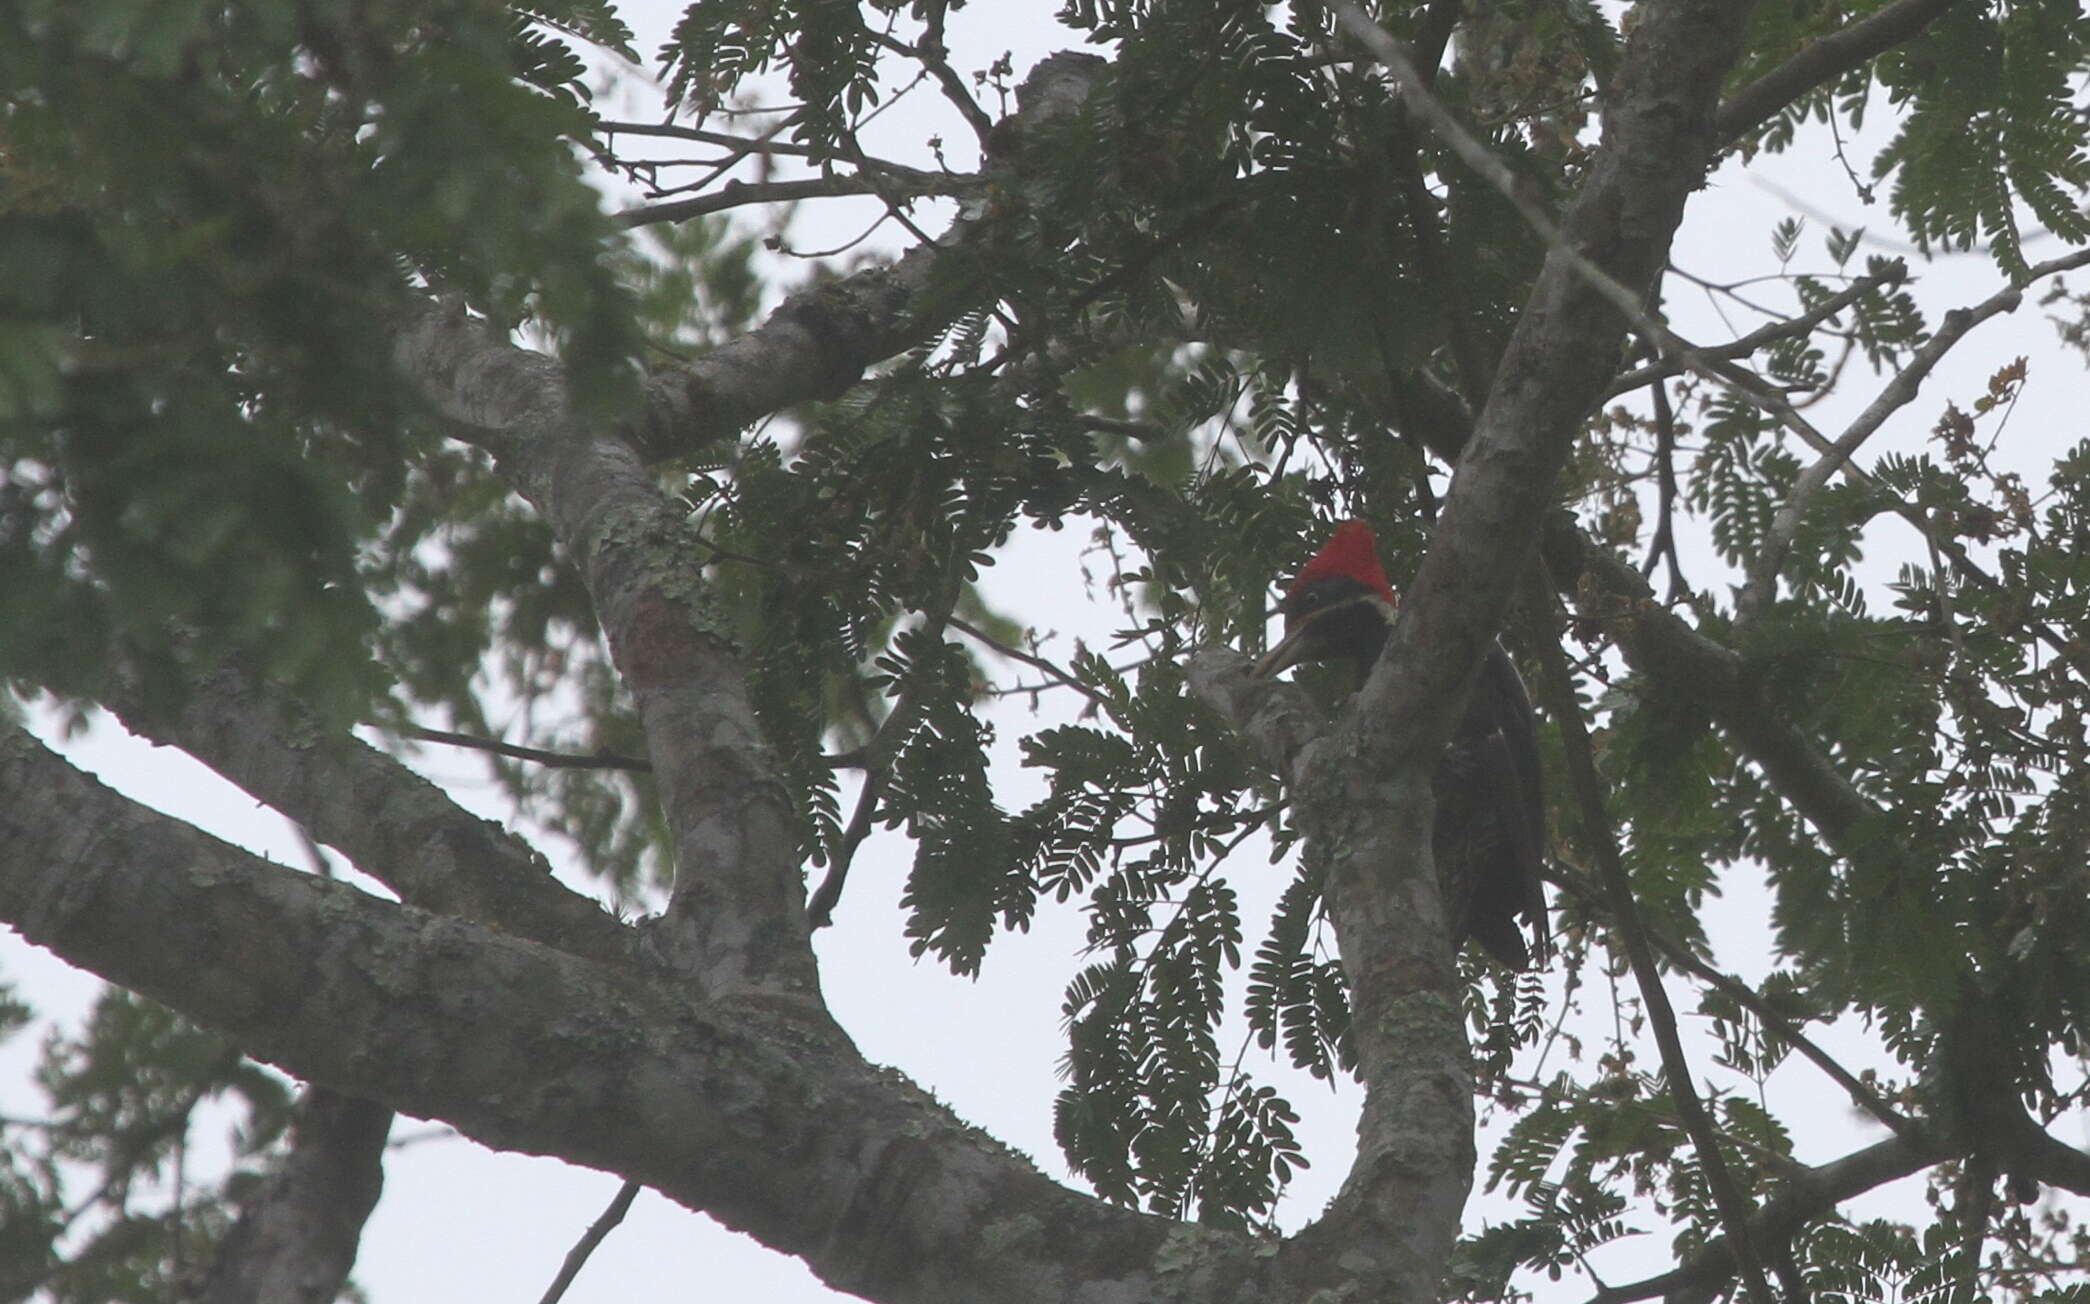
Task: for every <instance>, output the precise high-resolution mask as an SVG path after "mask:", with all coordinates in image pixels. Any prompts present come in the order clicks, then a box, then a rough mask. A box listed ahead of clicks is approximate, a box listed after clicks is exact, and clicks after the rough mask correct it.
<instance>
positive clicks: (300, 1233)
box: [185, 1086, 392, 1304]
mask: <svg viewBox="0 0 2090 1304" xmlns="http://www.w3.org/2000/svg"><path fill="white" fill-rule="evenodd" d="M391 1130H392V1111H391V1110H389V1109H386V1108H385V1107H384V1106H383V1105H377V1104H372V1103H371V1102H370V1101H367V1100H357V1099H354V1098H353V1097H350V1096H344V1095H341V1094H339V1093H337V1092H333V1091H329V1090H327V1089H326V1088H325V1087H319V1086H313V1087H307V1088H305V1092H304V1096H303V1098H302V1099H301V1100H300V1101H299V1103H298V1117H297V1121H296V1122H295V1123H294V1124H293V1125H292V1132H291V1138H292V1139H291V1149H290V1153H289V1154H288V1155H287V1156H285V1158H284V1161H283V1164H282V1166H281V1167H279V1168H278V1169H277V1170H276V1172H275V1173H274V1175H272V1176H271V1177H270V1178H269V1179H268V1180H267V1181H266V1182H264V1183H263V1184H262V1186H261V1189H260V1190H259V1191H257V1192H255V1193H254V1194H253V1195H252V1196H250V1197H248V1198H247V1199H246V1200H245V1201H244V1202H243V1205H244V1207H243V1208H242V1209H241V1211H240V1216H239V1221H238V1222H237V1223H235V1224H233V1228H232V1230H231V1231H230V1232H228V1233H226V1235H225V1239H224V1240H222V1241H220V1242H219V1243H218V1252H217V1255H216V1257H215V1259H214V1260H213V1261H212V1263H211V1267H210V1275H209V1276H208V1277H207V1278H206V1279H205V1280H204V1283H203V1287H202V1289H201V1290H200V1291H198V1292H197V1293H196V1295H194V1296H193V1297H185V1298H189V1299H190V1304H333V1302H334V1300H335V1299H336V1298H338V1297H339V1295H340V1293H341V1288H342V1287H343V1285H345V1284H346V1283H347V1281H348V1273H349V1269H350V1268H352V1267H353V1266H354V1265H355V1261H356V1246H357V1244H358V1243H359V1242H360V1241H361V1240H362V1237H363V1224H364V1223H365V1222H367V1221H368V1220H369V1218H370V1211H371V1210H372V1209H374V1208H376V1207H377V1197H378V1193H379V1192H380V1191H382V1190H383V1189H384V1181H385V1174H384V1165H383V1159H384V1151H385V1137H386V1136H387V1135H388V1134H389V1133H390V1132H391Z"/></svg>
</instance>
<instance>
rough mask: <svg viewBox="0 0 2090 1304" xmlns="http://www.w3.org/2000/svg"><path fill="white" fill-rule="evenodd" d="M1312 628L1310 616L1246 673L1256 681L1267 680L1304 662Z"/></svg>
mask: <svg viewBox="0 0 2090 1304" xmlns="http://www.w3.org/2000/svg"><path fill="white" fill-rule="evenodd" d="M1313 627H1314V621H1313V617H1312V616H1308V617H1307V618H1306V619H1305V620H1302V621H1300V622H1299V623H1298V624H1297V625H1294V626H1293V627H1292V629H1291V631H1290V632H1289V633H1287V634H1286V635H1285V636H1284V638H1283V639H1281V640H1279V642H1278V644H1277V646H1276V647H1274V648H1271V649H1270V650H1269V651H1268V652H1266V653H1264V654H1263V659H1262V660H1261V661H1258V662H1256V663H1255V669H1253V670H1251V671H1249V672H1248V673H1249V674H1251V675H1254V676H1255V677H1256V678H1257V679H1268V678H1269V677H1270V676H1272V675H1275V674H1279V673H1281V672H1283V671H1286V670H1290V669H1291V668H1292V667H1293V666H1296V665H1298V664H1299V663H1300V662H1301V661H1304V660H1306V655H1307V652H1308V645H1307V638H1308V635H1309V634H1310V633H1311V632H1312V630H1313Z"/></svg>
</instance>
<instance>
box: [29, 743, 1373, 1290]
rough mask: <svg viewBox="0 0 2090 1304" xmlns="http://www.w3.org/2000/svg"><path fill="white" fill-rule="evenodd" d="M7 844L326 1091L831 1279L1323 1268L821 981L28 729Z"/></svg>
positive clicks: (164, 989)
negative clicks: (630, 948) (372, 882)
mask: <svg viewBox="0 0 2090 1304" xmlns="http://www.w3.org/2000/svg"><path fill="white" fill-rule="evenodd" d="M0 845H5V846H6V847H7V848H8V851H9V854H8V855H7V856H6V857H4V858H0V919H4V920H6V921H8V922H10V923H11V924H13V926H14V927H15V928H16V929H17V930H18V931H20V932H21V933H22V935H23V936H24V937H26V938H28V939H29V940H30V941H32V942H34V943H36V944H37V945H40V946H44V947H47V948H49V949H51V950H52V951H54V952H56V953H57V954H58V955H60V956H61V957H62V958H64V959H66V960H67V961H69V962H71V963H73V964H77V965H80V966H83V967H85V968H88V969H90V970H92V971H94V972H96V973H98V974H100V975H102V976H103V977H105V978H107V979H109V980H110V981H112V982H117V983H120V984H122V985H124V986H125V987H128V988H130V989H132V990H133V991H136V992H139V993H141V994H143V995H145V996H148V997H150V998H152V999H154V1000H158V1001H161V1002H163V1003H165V1004H167V1005H169V1006H171V1007H173V1008H175V1009H177V1010H179V1011H181V1012H182V1013H183V1014H185V1015H187V1016H189V1017H191V1018H193V1019H196V1020H198V1021H200V1022H202V1023H205V1024H208V1025H210V1026H212V1027H214V1028H217V1029H219V1030H220V1031H222V1032H223V1033H224V1034H225V1035H227V1036H228V1037H230V1038H231V1039H233V1040H234V1041H235V1042H237V1043H238V1044H240V1045H241V1046H243V1047H244V1048H246V1050H247V1051H248V1053H250V1054H252V1055H254V1056H255V1057H257V1058H260V1059H262V1060H265V1061H267V1062H269V1063H273V1064H277V1065H279V1066H281V1067H283V1068H284V1069H286V1070H288V1071H290V1072H292V1073H295V1074H298V1075H299V1076H302V1077H306V1078H309V1079H312V1080H314V1081H324V1082H326V1083H328V1084H329V1086H331V1087H332V1088H333V1089H335V1090H337V1091H341V1092H345V1093H348V1094H352V1095H355V1096H358V1097H361V1098H364V1099H369V1100H379V1101H384V1102H386V1103H388V1104H390V1105H391V1106H393V1107H394V1108H396V1109H399V1110H400V1111H402V1112H405V1113H411V1114H414V1115H416V1116H418V1117H423V1118H431V1119H441V1120H443V1121H445V1122H448V1123H451V1124H453V1125H454V1126H456V1127H457V1128H458V1130H459V1131H461V1132H463V1133H464V1134H466V1135H468V1136H471V1137H473V1138H475V1139H476V1140H479V1141H481V1142H483V1143H485V1144H487V1145H491V1146H495V1147H497V1148H501V1149H508V1150H519V1151H524V1152H527V1153H534V1154H548V1155H556V1156H558V1157H560V1158H563V1159H566V1160H568V1161H570V1162H572V1163H576V1164H581V1165H584V1166H587V1167H593V1168H600V1169H604V1170H607V1171H611V1172H615V1173H619V1174H621V1175H623V1176H625V1177H627V1178H629V1179H631V1180H634V1181H638V1182H641V1183H643V1184H645V1185H647V1186H650V1187H653V1188H654V1189H656V1190H659V1191H661V1192H662V1193H663V1194H665V1195H667V1196H668V1197H670V1198H671V1199H674V1200H676V1201H677V1202H679V1203H681V1204H683V1205H685V1206H687V1207H689V1208H691V1209H696V1210H701V1211H703V1212H705V1213H707V1214H709V1215H710V1216H711V1217H713V1218H716V1219H717V1220H718V1221H719V1222H721V1223H723V1224H724V1225H725V1226H727V1227H730V1228H733V1229H734V1230H737V1231H741V1232H744V1233H746V1234H748V1235H751V1236H754V1237H756V1238H757V1239H759V1240H761V1241H762V1242H763V1243H764V1244H766V1245H768V1246H770V1247H771V1248H774V1249H776V1250H778V1251H780V1252H782V1253H786V1254H793V1255H797V1256H799V1257H801V1258H803V1259H805V1260H806V1262H807V1263H808V1264H809V1265H811V1266H812V1268H813V1269H814V1270H815V1271H816V1272H817V1273H818V1274H819V1275H820V1276H821V1277H822V1278H823V1279H824V1280H825V1281H827V1282H828V1283H829V1284H830V1285H832V1286H834V1287H835V1288H837V1289H839V1290H844V1291H848V1292H852V1293H855V1294H860V1295H864V1296H866V1297H869V1298H874V1299H878V1300H881V1301H888V1302H889V1304H955V1302H956V1301H962V1300H973V1299H983V1298H984V1299H994V1300H997V1301H1003V1302H1004V1304H1064V1302H1065V1301H1066V1300H1068V1299H1070V1298H1094V1299H1138V1300H1143V1301H1152V1302H1153V1304H1175V1302H1177V1301H1183V1302H1185V1304H1187V1302H1189V1301H1196V1300H1205V1299H1211V1298H1241V1299H1303V1298H1305V1297H1306V1296H1307V1295H1308V1294H1310V1293H1311V1292H1310V1290H1306V1289H1302V1288H1301V1284H1302V1281H1304V1280H1305V1279H1306V1277H1305V1272H1304V1269H1303V1268H1302V1270H1301V1273H1300V1275H1299V1276H1297V1277H1295V1276H1294V1274H1293V1273H1292V1271H1291V1270H1290V1268H1289V1265H1287V1264H1285V1263H1282V1262H1280V1259H1281V1258H1282V1256H1275V1255H1272V1254H1270V1253H1269V1252H1268V1246H1267V1244H1266V1243H1265V1242H1263V1241H1261V1240H1259V1239H1258V1238H1256V1237H1253V1236H1250V1235H1247V1234H1245V1233H1237V1232H1225V1231H1219V1230H1216V1229H1211V1228H1201V1227H1195V1226H1191V1225H1186V1224H1180V1223H1176V1222H1174V1221H1172V1220H1169V1219H1163V1218H1158V1217H1153V1216H1150V1215H1144V1214H1139V1213H1135V1212H1132V1211H1130V1210H1125V1209H1119V1208H1114V1207H1111V1206H1109V1205H1106V1204H1104V1203H1103V1202H1102V1201H1099V1200H1096V1199H1094V1198H1092V1197H1089V1196H1084V1195H1079V1194H1077V1193H1075V1192H1072V1191H1068V1190H1066V1189H1065V1188H1063V1187H1060V1186H1058V1185H1056V1184H1055V1183H1053V1182H1052V1181H1051V1180H1049V1179H1048V1178H1046V1177H1044V1176H1043V1175H1042V1174H1040V1173H1038V1172H1037V1171H1036V1170H1035V1169H1034V1168H1033V1167H1032V1166H1031V1165H1030V1164H1029V1163H1028V1161H1026V1160H1024V1159H1022V1158H1021V1157H1020V1156H1017V1155H1015V1154H1014V1153H1012V1152H1010V1151H1008V1150H1006V1149H1004V1148H1003V1147H1001V1146H999V1145H997V1144H995V1143H994V1142H992V1141H991V1140H989V1139H988V1138H986V1137H985V1136H983V1135H982V1134H981V1133H979V1132H978V1131H976V1130H975V1129H972V1128H969V1127H966V1126H965V1125H964V1124H962V1123H961V1122H960V1121H959V1120H957V1119H956V1118H954V1117H953V1116H952V1115H951V1114H950V1112H949V1111H948V1110H947V1109H945V1108H944V1107H943V1106H942V1105H940V1104H938V1103H937V1102H936V1101H935V1100H934V1099H933V1098H932V1097H930V1096H929V1095H928V1094H927V1093H926V1092H923V1091H921V1090H919V1089H917V1088H915V1087H913V1086H911V1085H910V1084H908V1083H906V1081H905V1080H904V1079H901V1078H899V1077H898V1075H895V1074H893V1073H891V1072H890V1071H888V1070H883V1069H879V1068H875V1067H874V1066H872V1065H869V1064H867V1063H865V1062H864V1061H863V1059H862V1058H861V1057H860V1056H859V1055H858V1054H857V1053H856V1051H855V1049H854V1048H853V1047H852V1046H851V1045H850V1044H849V1042H848V1039H847V1038H846V1036H844V1035H843V1034H842V1033H841V1031H840V1030H839V1029H837V1028H836V1027H835V1026H834V1025H833V1023H832V1022H830V1021H829V1020H828V1019H827V1018H826V1017H825V1016H824V1014H823V1013H822V1012H820V1011H819V1010H818V1009H817V1008H814V1007H809V1006H807V1005H805V1004H803V1003H800V1002H795V1001H786V1002H780V1001H777V1000H775V999H774V998H773V997H770V996H769V995H767V994H764V993H754V994H746V995H741V996H736V997H734V998H730V999H723V1000H721V999H705V998H703V997H702V996H694V997H693V995H692V993H691V992H690V991H689V989H688V986H687V985H686V984H683V983H677V982H675V981H673V980H672V977H671V976H670V975H666V974H663V973H661V972H658V971H653V972H648V971H645V970H644V969H642V968H640V967H636V966H625V965H604V964H598V963H595V962H592V961H589V960H585V959H581V958H579V957H576V956H572V955H569V954H566V953H563V952H560V951H557V950H554V949H552V948H549V947H545V946H541V945H538V944H536V943H534V942H530V941H527V940H524V939H522V938H518V937H514V936H510V935H508V934H505V933H502V932H500V931H499V930H496V929H490V928H483V927H479V926H476V925H472V924H468V923H463V922H460V921H458V920H455V919H449V918H444V917H441V916H436V915H430V914H427V913H425V912H421V911H417V910H412V909H409V908H406V907H401V906H397V905H394V904H392V903H389V902H385V901H381V900H378V899H377V898H374V897H371V896H368V895H366V894H364V893H362V892H359V891H357V890H355V889H354V888H352V887H349V886H347V885H345V884H342V883H339V882H335V881H332V880H327V879H321V878H318V877H315V876H313V875H308V874H299V873H295V872H293V871H290V870H286V869H283V868H281V867H280V866H275V865H270V864H267V863H266V862H263V861H262V860H260V859H259V858H257V857H255V856H252V855H249V854H248V853H246V852H243V851H240V850H239V849H238V848H235V847H231V846H228V845H227V844H225V843H222V842H219V841H218V840H217V839H214V838H211V837H210V836H208V835H206V834H204V833H201V832H199V831H198V830H196V829H194V828H192V827H190V826H188V825H186V824H184V823H182V822H180V821H178V820H175V819H172V818H171V817H168V816H165V815H161V814H159V813H158V812H156V811H152V810H149V809H147V808H145V807H143V806H140V805H138V804H136V803H134V802H131V801H128V800H127V799H125V798H123V797H121V796H119V795H118V794H116V793H114V792H111V791H110V790H109V789H107V788H105V787H103V786H102V785H101V784H99V783H96V782H95V781H94V780H92V779H91V778H88V777H87V776H85V775H83V774H81V773H80V772H79V771H77V770H75V769H73V768H72V767H71V766H69V765H67V764H66V763H65V762H64V761H63V760H62V759H61V758H59V757H57V756H55V755H53V754H52V753H51V752H50V751H49V750H48V749H46V748H44V747H43V746H42V745H41V744H39V743H37V742H36V740H34V739H33V738H31V737H29V736H28V735H27V734H26V733H24V732H22V731H21V730H20V729H18V728H15V727H12V726H4V727H0ZM202 957H208V958H209V961H210V962H209V963H208V964H199V963H198V960H199V958H202ZM403 993H411V994H412V999H410V1000H409V999H402V994H403ZM697 1084H701V1087H702V1089H697ZM1324 1257H1325V1260H1326V1262H1323V1263H1320V1264H1318V1265H1305V1267H1315V1268H1318V1272H1317V1274H1316V1275H1315V1277H1314V1279H1315V1280H1326V1279H1328V1278H1329V1277H1331V1276H1342V1277H1344V1278H1346V1279H1348V1278H1351V1277H1354V1276H1355V1274H1354V1273H1352V1272H1350V1271H1349V1270H1348V1269H1346V1268H1345V1267H1343V1266H1341V1265H1337V1264H1335V1263H1334V1262H1333V1260H1334V1258H1335V1257H1336V1256H1334V1255H1327V1256H1324Z"/></svg>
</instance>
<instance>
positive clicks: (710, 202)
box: [617, 172, 974, 227]
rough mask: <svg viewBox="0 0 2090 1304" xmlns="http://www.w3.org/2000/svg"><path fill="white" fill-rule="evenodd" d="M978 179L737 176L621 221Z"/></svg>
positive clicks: (963, 186) (905, 194) (912, 190)
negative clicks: (745, 178) (768, 178)
mask: <svg viewBox="0 0 2090 1304" xmlns="http://www.w3.org/2000/svg"><path fill="white" fill-rule="evenodd" d="M973 184H974V183H973V181H972V179H971V178H969V177H944V176H939V175H937V174H936V173H934V172H919V173H916V174H915V175H914V176H913V177H910V178H907V179H905V180H902V179H900V178H897V177H895V178H890V179H888V178H886V177H884V176H853V177H843V176H834V177H805V178H801V179H798V180H793V181H741V180H739V179H737V178H735V179H731V180H728V181H727V182H726V183H725V184H724V185H722V186H720V187H719V188H718V189H717V190H715V191H713V192H711V193H710V194H708V195H695V196H692V197H691V198H688V199H675V200H669V201H668V202H666V203H661V204H640V205H638V206H636V207H633V208H627V209H625V210H624V211H623V212H621V213H619V214H617V223H618V225H620V226H625V227H636V226H649V225H652V224H654V223H656V222H687V221H689V220H690V219H691V218H694V217H703V216H706V215H707V214H711V213H723V212H725V211H726V210H727V209H732V208H745V207H747V206H748V205H750V204H786V203H793V202H795V201H797V200H801V199H824V198H829V197H833V196H838V195H877V196H879V197H880V198H882V199H885V200H888V201H891V200H894V199H898V198H913V197H916V196H921V195H956V194H962V193H964V192H965V191H966V190H968V189H970V188H971V187H972V185H973Z"/></svg>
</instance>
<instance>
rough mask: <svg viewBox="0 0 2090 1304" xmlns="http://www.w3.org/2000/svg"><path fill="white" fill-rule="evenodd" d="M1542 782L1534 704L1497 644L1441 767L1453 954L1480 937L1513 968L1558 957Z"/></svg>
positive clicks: (1440, 851) (1439, 855)
mask: <svg viewBox="0 0 2090 1304" xmlns="http://www.w3.org/2000/svg"><path fill="white" fill-rule="evenodd" d="M1540 782H1541V780H1540V776H1539V759H1538V728H1537V723H1536V720H1535V719H1534V717H1533V715H1532V710H1531V699H1530V697H1529V696H1528V695H1526V693H1525V691H1524V681H1523V679H1522V678H1520V677H1519V676H1518V674H1517V668H1516V666H1515V665H1513V664H1512V663H1511V662H1510V659H1509V654H1508V653H1507V652H1504V651H1503V650H1502V646H1501V645H1500V644H1499V643H1497V644H1490V645H1489V648H1488V653H1487V656H1486V657H1485V658H1484V659H1483V660H1482V662H1481V668H1480V676H1479V678H1478V679H1477V680H1476V681H1475V683H1474V685H1473V694H1472V696H1471V697H1470V698H1469V699H1468V701H1467V704H1466V714H1465V717H1464V719H1462V720H1461V721H1460V722H1459V728H1458V731H1457V732H1456V733H1454V734H1453V735H1452V740H1451V744H1450V746H1448V747H1447V748H1446V749H1445V753H1444V759H1443V761H1442V762H1441V763H1440V764H1439V765H1438V767H1437V773H1436V776H1435V779H1434V784H1433V787H1434V791H1435V795H1436V799H1437V820H1436V827H1435V832H1434V845H1433V851H1434V853H1435V855H1436V859H1437V868H1438V874H1439V877H1440V878H1441V879H1442V881H1443V884H1444V892H1445V897H1446V906H1447V910H1448V913H1449V914H1450V916H1451V921H1452V943H1453V947H1454V949H1456V948H1457V947H1458V946H1459V945H1460V944H1462V943H1463V942H1464V941H1465V939H1466V938H1468V937H1472V938H1474V939H1475V940H1477V941H1478V942H1479V943H1480V944H1481V946H1482V947H1484V948H1486V950H1487V952H1488V954H1490V955H1492V956H1494V957H1495V958H1496V959H1497V960H1499V961H1501V962H1502V963H1503V964H1505V965H1508V966H1509V967H1511V968H1513V969H1523V968H1526V967H1528V966H1529V965H1530V963H1531V961H1532V958H1533V957H1534V955H1535V956H1536V957H1537V959H1538V960H1539V962H1540V963H1544V962H1545V960H1546V958H1547V956H1548V955H1549V954H1550V951H1551V947H1550V945H1549V934H1548V930H1547V925H1546V894H1545V886H1544V882H1543V879H1542V877H1541V871H1542V869H1543V867H1544V865H1545V852H1546V824H1545V804H1544V796H1543V790H1542V789H1541V787H1540ZM1527 926H1528V927H1529V928H1530V930H1531V942H1530V944H1529V945H1528V946H1527V944H1526V942H1525V939H1524V930H1525V928H1526V927H1527Z"/></svg>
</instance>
